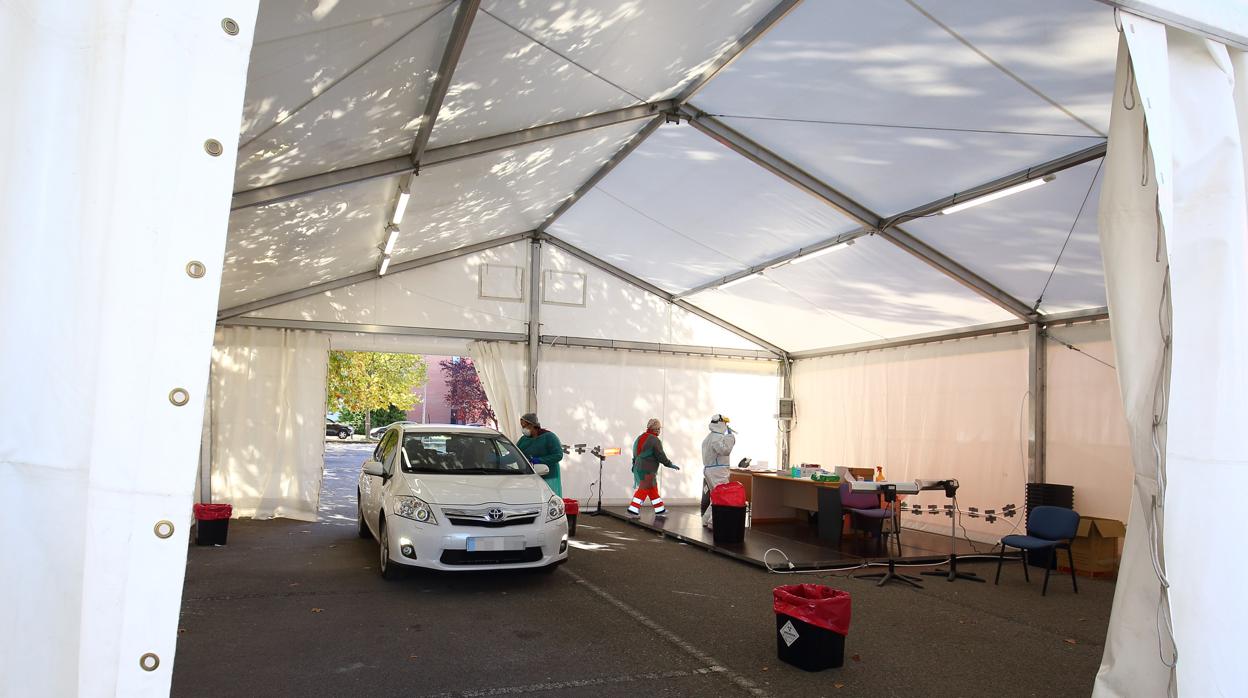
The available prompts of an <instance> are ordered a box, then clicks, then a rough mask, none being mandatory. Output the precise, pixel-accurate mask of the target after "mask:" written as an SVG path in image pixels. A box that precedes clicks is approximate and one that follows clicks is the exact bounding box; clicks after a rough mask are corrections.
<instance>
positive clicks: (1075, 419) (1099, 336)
mask: <svg viewBox="0 0 1248 698" xmlns="http://www.w3.org/2000/svg"><path fill="white" fill-rule="evenodd" d="M1048 333H1049V335H1050V336H1051V337H1053V338H1054V339H1056V340H1060V342H1065V343H1066V344H1070V345H1073V346H1075V347H1077V348H1078V351H1074V350H1071V349H1068V348H1066V347H1065V346H1063V345H1062V344H1061V343H1060V342H1058V341H1054V340H1053V339H1050V340H1049V341H1048V342H1047V346H1046V349H1045V357H1046V359H1047V363H1048V368H1047V370H1046V372H1045V416H1046V418H1047V419H1046V426H1045V437H1046V438H1045V470H1044V472H1045V481H1046V482H1055V483H1060V484H1064V485H1074V486H1075V509H1076V510H1077V511H1078V512H1079V513H1080V515H1082V516H1097V517H1101V518H1106V519H1114V520H1115V521H1122V522H1123V523H1126V521H1127V516H1128V514H1129V513H1130V510H1131V482H1132V479H1133V477H1134V475H1135V469H1134V467H1133V465H1132V463H1131V442H1130V439H1129V437H1128V435H1127V419H1126V416H1125V415H1124V414H1123V411H1122V398H1121V395H1120V393H1119V392H1118V373H1117V371H1115V370H1114V361H1115V357H1114V345H1113V342H1112V341H1111V340H1110V337H1109V322H1107V321H1098V322H1090V323H1080V324H1076V325H1070V326H1064V325H1058V326H1054V327H1050V328H1049V329H1048ZM1101 362H1104V363H1101Z"/></svg>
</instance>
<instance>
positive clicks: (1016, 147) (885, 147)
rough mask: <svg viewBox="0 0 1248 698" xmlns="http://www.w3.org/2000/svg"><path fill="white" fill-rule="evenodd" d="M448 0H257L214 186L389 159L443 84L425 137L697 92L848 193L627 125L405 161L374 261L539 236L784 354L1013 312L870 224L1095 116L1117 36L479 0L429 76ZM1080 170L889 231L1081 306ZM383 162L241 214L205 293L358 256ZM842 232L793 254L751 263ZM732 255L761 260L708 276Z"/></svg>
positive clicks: (907, 1) (764, 1)
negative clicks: (232, 171) (240, 106)
mask: <svg viewBox="0 0 1248 698" xmlns="http://www.w3.org/2000/svg"><path fill="white" fill-rule="evenodd" d="M460 2H468V0H458V2H455V1H452V2H428V1H427V0H426V1H421V0H368V2H358V3H339V4H333V3H319V4H317V5H316V6H315V7H310V6H309V5H307V4H306V3H303V2H299V1H298V0H266V2H265V3H263V4H262V9H261V14H260V18H259V26H258V27H257V38H256V45H255V48H254V49H253V54H252V63H251V67H250V71H249V83H248V93H247V99H246V103H245V109H244V114H243V122H242V127H241V131H242V139H241V141H240V143H241V144H242V145H241V147H240V151H239V161H238V177H237V183H236V191H238V192H245V191H248V190H253V189H256V188H258V187H264V186H266V185H271V184H275V183H280V182H290V181H292V180H299V179H301V178H308V177H311V178H313V179H315V178H316V177H318V176H320V175H321V174H322V173H326V172H333V171H341V170H343V169H344V168H350V167H353V166H357V165H362V164H366V163H376V162H379V161H382V160H385V159H387V158H396V157H399V158H401V157H402V156H406V155H408V154H409V153H411V152H412V150H413V143H414V141H415V138H416V132H417V130H418V129H420V128H421V120H422V114H423V113H424V111H425V110H426V107H427V105H428V104H429V102H430V98H431V96H436V95H437V94H439V85H440V84H441V87H442V89H443V90H444V91H445V95H446V96H445V99H444V100H443V101H441V103H440V104H441V108H440V111H439V112H438V116H437V118H436V120H435V121H434V124H433V127H432V133H431V136H430V147H431V148H444V147H446V146H452V145H456V144H461V143H466V142H470V141H479V140H480V139H483V138H489V137H502V138H504V139H506V138H507V134H513V133H515V132H517V131H521V130H523V129H530V128H533V127H537V126H543V125H546V124H556V123H558V122H566V121H567V120H569V119H574V118H576V117H584V116H588V115H597V114H603V113H607V112H611V111H612V110H616V109H620V108H622V107H635V106H637V105H646V104H652V105H654V104H656V103H658V102H660V101H661V100H676V101H677V102H678V103H686V102H684V100H685V99H686V98H689V95H690V94H692V97H691V99H690V100H689V101H688V102H687V104H688V106H689V107H691V108H693V109H694V110H695V111H697V112H705V114H707V115H710V116H712V117H714V118H716V119H718V120H719V121H720V122H722V123H723V124H726V125H727V126H729V127H731V128H732V129H735V130H736V131H738V132H740V134H742V135H743V136H745V137H747V138H749V139H751V140H752V141H753V142H754V145H753V146H751V145H748V144H747V145H746V146H744V147H745V148H747V149H748V148H750V147H754V148H760V149H765V150H767V151H770V152H771V153H773V154H774V155H775V156H777V157H778V158H781V159H783V160H787V161H788V162H789V163H792V165H793V166H795V167H796V168H800V170H804V171H805V173H808V175H809V176H812V177H813V178H814V179H816V180H819V181H820V183H821V184H823V185H826V187H827V188H829V190H834V191H835V192H837V193H838V194H839V195H843V196H844V197H847V199H848V200H850V201H851V202H852V203H853V204H854V206H851V207H850V208H849V209H845V210H838V208H837V207H835V206H832V205H829V203H828V202H827V201H824V200H821V199H820V198H819V197H818V196H813V195H812V193H811V192H810V191H806V190H803V189H802V188H799V187H796V186H793V185H792V184H791V183H790V182H787V181H785V180H784V179H783V178H781V177H777V176H776V175H775V173H774V172H768V171H767V170H766V169H764V168H762V167H759V166H758V165H757V164H756V163H755V162H751V161H750V158H747V157H744V156H743V155H742V152H743V151H742V149H741V148H740V147H733V148H730V147H727V146H726V145H725V144H724V143H721V142H717V140H716V138H711V137H708V136H707V135H705V134H704V133H702V132H700V131H699V130H698V129H695V128H692V127H690V125H688V124H684V123H680V124H672V125H665V126H662V127H660V128H658V129H657V130H655V129H654V123H653V121H652V120H651V119H638V120H630V121H625V122H623V123H617V124H615V125H608V126H603V127H599V128H594V129H592V130H580V131H577V130H576V129H566V130H565V133H566V135H560V136H558V137H554V138H544V139H543V140H536V141H533V142H528V143H527V144H520V145H516V146H514V147H507V148H503V149H494V150H491V151H490V152H487V153H486V154H483V155H478V156H475V157H471V158H467V159H461V160H455V161H453V162H443V163H441V164H437V165H436V166H433V165H430V166H428V167H425V168H421V169H420V171H419V174H418V176H415V177H413V178H412V203H411V205H410V207H409V209H408V213H407V217H406V218H405V219H404V221H403V222H402V225H401V234H400V236H399V242H398V245H397V248H396V250H395V256H394V262H396V263H401V262H403V261H406V260H413V259H419V258H422V257H425V256H428V255H430V254H435V253H439V252H445V251H448V250H453V249H456V248H458V247H462V246H465V245H471V244H474V243H479V242H482V241H488V240H491V239H498V238H503V237H506V236H508V235H513V234H516V233H522V232H526V231H530V230H538V231H541V232H545V233H548V234H549V235H553V236H555V237H556V238H559V239H561V240H566V241H567V242H569V243H571V244H572V245H575V246H576V247H578V248H580V249H581V250H584V251H586V252H588V253H589V254H591V255H594V256H596V257H599V258H600V259H602V260H604V262H606V263H609V264H610V265H614V266H615V267H618V268H619V269H622V270H623V271H624V272H627V273H628V274H631V275H633V276H636V277H638V278H640V279H641V280H642V281H644V282H645V283H647V284H652V285H653V286H655V287H658V288H659V289H662V290H663V291H665V292H667V293H668V294H669V296H670V295H677V296H679V295H680V294H685V293H688V294H689V295H688V298H687V299H686V300H687V301H688V302H689V303H690V304H692V305H694V306H698V307H700V308H702V309H704V310H706V311H709V312H711V313H713V314H715V315H717V316H719V317H721V318H723V319H724V320H726V321H728V322H730V323H733V324H735V325H737V326H739V327H741V328H743V329H745V330H748V331H749V332H751V333H753V334H755V335H758V336H759V337H762V338H763V339H766V340H768V341H770V342H772V343H773V344H778V345H780V346H782V347H783V348H784V349H786V350H790V351H797V350H808V349H814V348H822V347H835V346H841V345H846V344H855V343H859V342H864V341H871V340H875V339H892V338H897V337H902V336H906V335H911V334H918V333H922V332H929V331H933V330H940V329H958V328H962V327H967V326H972V325H978V324H984V323H991V322H998V321H1001V320H1008V319H1011V318H1012V317H1014V315H1011V314H1010V312H1007V311H1006V310H1003V309H1002V308H1001V307H1000V306H999V304H994V303H992V302H989V301H988V300H985V298H984V297H983V296H981V295H979V294H977V293H976V292H975V291H972V290H970V289H969V288H967V286H966V285H964V284H960V283H958V282H956V281H955V280H953V279H951V278H949V276H946V275H945V274H944V273H942V272H940V271H937V270H936V269H933V268H932V267H931V266H928V265H926V264H924V263H923V262H922V261H921V260H919V259H918V258H916V257H915V256H913V255H911V254H908V253H906V252H904V251H902V250H901V249H900V248H898V247H896V246H894V245H893V244H892V243H890V242H889V241H887V240H886V239H884V238H883V237H881V236H879V235H868V233H870V232H871V230H870V228H871V226H872V225H874V224H876V222H877V221H879V220H880V219H887V218H889V217H891V216H895V215H897V214H899V213H902V212H905V211H907V210H909V209H912V208H914V207H916V206H923V205H925V204H930V203H932V202H937V201H939V200H940V199H942V198H946V197H950V196H954V195H957V194H959V193H961V192H965V191H967V190H970V189H973V188H975V187H978V186H980V185H983V184H985V183H987V182H991V181H993V180H995V179H997V178H1000V177H1004V176H1006V175H1010V174H1013V173H1016V172H1018V171H1020V170H1027V168H1030V167H1033V166H1036V165H1038V164H1040V163H1044V162H1046V161H1050V160H1054V159H1056V158H1061V157H1064V156H1068V155H1071V154H1072V153H1076V152H1078V151H1081V150H1083V149H1085V148H1088V146H1090V145H1096V144H1098V143H1103V142H1104V132H1105V130H1106V129H1107V126H1108V113H1109V105H1110V102H1111V99H1112V94H1111V92H1112V83H1113V70H1114V63H1115V54H1116V47H1117V32H1116V29H1115V26H1114V20H1113V10H1112V8H1110V7H1108V6H1105V5H1103V4H1101V3H1099V2H1095V1H1094V0H1059V1H1057V2H1055V3H1048V4H1045V5H1043V6H1038V5H1035V4H1034V3H1025V2H1022V1H1021V0H1011V1H1009V2H992V1H990V0H973V1H966V0H881V1H880V2H875V3H857V2H851V1H850V0H830V1H822V2H794V0H783V1H781V2H777V1H776V0H699V1H698V2H689V3H684V2H681V3H672V2H667V1H666V0H636V1H634V2H628V3H621V2H617V1H615V0H567V1H565V2H557V3H556V2H534V1H528V2H509V1H504V0H484V1H483V2H481V3H480V5H479V7H478V9H477V10H476V14H475V16H474V17H473V21H472V22H471V25H470V29H469V31H468V33H467V36H466V37H458V38H460V39H462V47H463V50H462V53H461V54H460V55H459V59H458V61H457V62H456V63H455V64H454V71H453V72H452V73H450V74H449V75H447V76H439V75H437V70H438V65H439V61H440V60H442V59H443V54H444V52H446V51H447V48H448V46H454V45H455V40H456V38H457V37H454V36H452V33H453V32H452V29H453V27H454V26H455V15H456V12H457V10H458V7H459V4H460ZM467 6H468V7H472V6H473V4H469V5H467ZM772 22H774V23H772ZM755 39H757V40H755ZM743 44H744V45H745V46H744V50H741V49H742V48H743ZM738 52H739V53H738ZM733 57H735V60H733V61H732V62H731V63H729V64H728V65H727V66H726V67H724V68H723V69H722V70H719V69H718V68H719V67H720V66H721V65H722V64H723V63H724V62H725V61H727V60H728V59H730V58H733ZM708 76H712V79H710V81H709V82H707V83H705V86H703V80H705V79H706V78H707V77H708ZM439 81H442V82H441V83H440V82H439ZM434 103H435V104H437V102H434ZM664 104H670V103H664ZM658 108H661V107H660V106H656V109H658ZM655 118H659V119H660V120H662V119H663V117H661V116H660V117H655ZM669 120H671V119H669ZM719 140H723V139H722V138H720V139H719ZM633 147H635V148H636V149H635V150H631V152H630V149H631V148H633ZM621 154H626V157H623V159H622V160H621V159H620V158H619V155H621ZM604 165H606V166H607V167H606V168H604ZM611 166H614V169H611ZM1098 171H1099V159H1093V160H1091V161H1087V162H1082V163H1081V164H1077V165H1075V166H1074V167H1070V168H1068V169H1063V170H1062V171H1060V172H1058V173H1057V176H1056V179H1055V180H1054V181H1052V182H1050V183H1049V184H1047V185H1045V186H1042V187H1038V188H1035V189H1032V190H1029V191H1027V192H1023V193H1019V194H1016V195H1013V196H1009V197H1006V198H1002V199H999V200H997V201H994V202H992V203H987V204H984V205H982V206H978V207H976V208H972V209H968V210H965V211H961V212H958V213H956V214H953V215H947V216H942V215H925V216H922V217H918V218H915V219H913V220H905V221H903V222H902V223H901V227H903V228H904V229H905V232H906V233H908V234H909V235H910V236H912V237H914V238H917V239H918V240H919V241H921V242H922V243H926V244H927V245H928V246H930V247H931V248H934V249H935V250H936V251H938V252H939V253H942V254H943V255H946V256H947V257H949V258H952V259H953V260H956V262H958V263H960V264H961V265H962V266H964V267H966V268H967V269H969V270H970V271H971V272H973V273H974V274H977V275H979V276H980V277H982V278H983V279H984V280H986V281H987V282H988V283H990V284H991V285H995V287H996V288H998V289H1000V290H1001V291H1002V292H1004V293H1005V294H1008V295H1009V296H1012V297H1013V298H1014V299H1017V301H1018V302H1019V303H1020V304H1021V305H1025V306H1027V307H1036V308H1037V310H1038V312H1040V313H1058V312H1064V311H1070V310H1081V309H1090V308H1097V307H1100V306H1103V305H1104V303H1105V300H1104V288H1103V279H1102V274H1101V267H1100V257H1099V245H1098V240H1097V233H1096V216H1097V211H1096V204H1097V199H1098V197H1099V177H1098V176H1097V172H1098ZM603 172H606V174H605V176H601V177H600V176H599V175H601V174H602V173H603ZM400 181H401V178H400V177H397V176H388V177H386V176H382V177H376V178H372V179H366V180H364V181H358V182H355V183H352V184H347V185H345V186H337V187H329V188H320V189H315V190H312V191H311V193H308V194H306V195H303V196H299V197H297V198H291V199H289V200H285V201H279V202H274V203H268V204H267V205H259V206H252V207H249V208H239V209H237V210H235V211H234V213H233V215H232V216H231V221H230V238H229V243H228V250H227V256H226V269H225V275H224V278H223V283H222V292H221V300H220V304H221V307H222V308H231V307H235V306H238V305H241V304H244V303H248V302H252V301H258V300H262V299H266V298H271V297H275V296H280V295H281V294H284V293H287V292H290V291H297V290H299V289H304V288H308V287H309V286H312V285H314V284H318V283H324V282H328V281H333V280H335V279H342V278H345V277H349V276H352V275H355V274H361V273H364V272H367V271H368V270H370V269H375V268H376V266H377V264H378V261H379V258H380V253H379V251H378V249H377V248H378V247H379V246H380V245H381V244H382V242H383V241H384V239H385V231H384V227H385V224H386V222H387V216H388V215H389V213H390V211H391V210H392V208H393V206H394V200H395V197H396V196H397V192H398V187H399V185H400ZM569 203H571V205H570V207H569ZM846 211H848V213H847V212H846ZM864 212H865V214H866V216H867V217H868V218H871V220H861V219H855V216H857V217H859V218H862V217H863V216H864ZM555 214H557V215H555ZM864 223H865V224H866V225H865V226H864ZM855 230H857V231H859V232H860V233H862V234H863V235H864V237H860V238H858V239H857V240H856V241H855V244H854V245H853V246H852V247H845V248H844V249H837V250H836V251H835V252H832V253H829V254H827V255H826V256H821V257H820V258H819V259H817V260H811V261H810V263H809V264H805V263H803V264H800V265H798V264H787V265H783V266H777V267H775V268H772V269H765V270H763V269H754V268H755V267H756V266H757V265H760V264H764V263H766V262H768V260H774V259H777V258H783V257H785V256H786V255H789V256H791V253H796V252H797V251H798V250H801V249H804V248H809V247H811V246H812V245H813V246H815V247H818V246H819V245H820V244H821V243H822V244H826V242H827V241H828V240H829V239H831V238H834V237H836V236H837V235H840V234H850V235H853V234H855V233H854V231H855ZM746 270H754V271H759V272H761V273H759V274H758V275H757V277H755V278H750V279H748V280H746V281H743V282H741V283H739V284H734V285H733V286H732V287H731V288H710V289H706V290H703V289H705V287H707V286H708V285H714V284H715V283H717V281H718V280H720V279H723V278H724V277H732V276H733V275H734V274H738V275H739V274H740V273H741V272H744V271H746ZM1042 294H1043V297H1041V296H1042Z"/></svg>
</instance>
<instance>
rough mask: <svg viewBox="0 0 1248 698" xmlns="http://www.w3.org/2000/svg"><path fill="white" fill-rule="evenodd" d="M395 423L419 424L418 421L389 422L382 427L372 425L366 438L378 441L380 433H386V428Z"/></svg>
mask: <svg viewBox="0 0 1248 698" xmlns="http://www.w3.org/2000/svg"><path fill="white" fill-rule="evenodd" d="M395 424H419V422H391V423H390V424H387V425H386V426H384V427H374V428H373V429H372V431H369V432H368V438H370V439H374V440H377V441H380V440H381V435H382V434H384V433H386V430H387V429H389V428H390V427H392V426H394V425H395Z"/></svg>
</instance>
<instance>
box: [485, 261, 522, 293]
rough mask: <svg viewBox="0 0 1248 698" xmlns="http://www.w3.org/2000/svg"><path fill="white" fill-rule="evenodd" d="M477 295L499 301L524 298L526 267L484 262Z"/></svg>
mask: <svg viewBox="0 0 1248 698" xmlns="http://www.w3.org/2000/svg"><path fill="white" fill-rule="evenodd" d="M478 274H479V276H478V284H477V297H479V298H485V299H490V300H499V301H520V300H524V269H522V268H521V267H514V266H510V265H506V264H482V265H481V266H480V268H479V271H478Z"/></svg>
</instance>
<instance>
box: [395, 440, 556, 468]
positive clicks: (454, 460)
mask: <svg viewBox="0 0 1248 698" xmlns="http://www.w3.org/2000/svg"><path fill="white" fill-rule="evenodd" d="M402 462H403V463H402V468H403V472H405V473H449V474H458V475H465V474H467V475H531V474H532V473H533V469H532V468H531V467H530V466H529V462H528V461H527V460H525V458H524V456H522V455H520V452H519V451H518V450H517V449H516V447H515V446H513V445H512V444H511V442H509V441H507V440H506V439H504V438H502V437H500V436H490V435H488V434H455V433H430V432H420V433H412V434H404V435H403V453H402Z"/></svg>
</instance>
